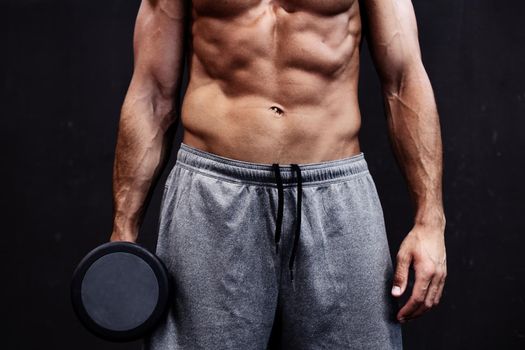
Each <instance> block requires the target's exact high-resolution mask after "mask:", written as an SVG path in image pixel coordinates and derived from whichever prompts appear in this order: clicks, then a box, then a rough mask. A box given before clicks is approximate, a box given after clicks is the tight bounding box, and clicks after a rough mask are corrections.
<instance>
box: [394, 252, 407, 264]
mask: <svg viewBox="0 0 525 350" xmlns="http://www.w3.org/2000/svg"><path fill="white" fill-rule="evenodd" d="M396 261H397V262H398V263H400V264H406V263H407V262H408V255H407V254H406V253H402V252H399V253H397V255H396Z"/></svg>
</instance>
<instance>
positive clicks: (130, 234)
mask: <svg viewBox="0 0 525 350" xmlns="http://www.w3.org/2000/svg"><path fill="white" fill-rule="evenodd" d="M138 231H139V229H138V226H137V225H136V224H134V223H133V222H131V221H126V220H118V219H116V220H115V221H114V222H113V230H112V232H111V238H110V240H111V241H130V242H134V241H135V240H136V239H137V236H138Z"/></svg>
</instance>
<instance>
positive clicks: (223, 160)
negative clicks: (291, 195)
mask: <svg viewBox="0 0 525 350" xmlns="http://www.w3.org/2000/svg"><path fill="white" fill-rule="evenodd" d="M176 164H178V165H179V166H182V167H185V168H188V169H189V170H193V171H197V172H201V173H204V174H205V175H208V176H212V177H217V178H221V179H225V180H229V181H233V182H242V183H254V184H260V185H268V186H275V173H274V171H273V169H272V164H267V163H253V162H246V161H242V160H238V159H232V158H227V157H223V156H220V155H218V154H214V153H210V152H206V151H203V150H201V149H198V148H195V147H192V146H189V145H187V144H185V143H181V145H180V148H179V151H178V153H177V163H176ZM298 166H299V167H300V169H301V175H302V183H303V186H308V185H314V184H315V185H316V184H320V183H326V182H339V181H344V180H346V179H348V178H350V177H354V176H356V175H359V174H365V173H368V165H367V162H366V160H365V156H364V154H363V152H360V153H359V154H356V155H354V156H351V157H347V158H341V159H336V160H329V161H324V162H317V163H303V164H301V163H299V164H298ZM279 170H280V172H281V178H282V182H283V186H295V185H296V184H297V178H296V177H295V175H294V172H293V169H292V166H291V165H290V164H288V165H281V164H279Z"/></svg>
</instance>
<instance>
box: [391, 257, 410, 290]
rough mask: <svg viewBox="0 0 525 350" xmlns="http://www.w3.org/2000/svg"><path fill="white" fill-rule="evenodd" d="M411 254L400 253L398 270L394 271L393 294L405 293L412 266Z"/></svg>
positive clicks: (397, 264)
mask: <svg viewBox="0 0 525 350" xmlns="http://www.w3.org/2000/svg"><path fill="white" fill-rule="evenodd" d="M411 260H412V257H411V255H409V254H403V253H401V252H400V253H398V255H397V263H396V271H395V273H394V283H393V286H392V295H393V296H395V297H398V296H401V294H403V293H404V291H405V288H406V286H407V282H408V270H409V268H410V262H411Z"/></svg>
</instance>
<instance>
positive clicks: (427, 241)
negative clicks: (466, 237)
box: [360, 0, 447, 322]
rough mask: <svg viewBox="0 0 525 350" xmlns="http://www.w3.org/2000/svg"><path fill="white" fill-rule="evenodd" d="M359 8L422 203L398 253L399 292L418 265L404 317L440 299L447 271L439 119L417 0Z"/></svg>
mask: <svg viewBox="0 0 525 350" xmlns="http://www.w3.org/2000/svg"><path fill="white" fill-rule="evenodd" d="M360 5H361V10H362V15H363V16H362V20H363V30H364V34H365V37H366V38H367V43H368V47H369V49H370V52H371V55H372V58H373V61H374V64H375V67H376V69H377V72H378V75H379V77H380V80H381V85H382V90H383V97H384V103H385V110H386V116H387V123H388V130H389V136H390V141H391V144H392V148H393V150H394V154H395V156H396V160H397V162H398V164H399V166H400V168H401V170H402V172H403V174H404V176H405V178H406V180H407V184H408V188H409V192H410V196H411V199H412V202H413V203H414V208H415V215H414V226H413V228H412V230H411V231H410V232H409V233H408V235H407V236H406V237H405V239H404V240H403V242H402V244H401V246H400V248H399V251H398V253H397V257H396V271H395V275H394V282H393V288H392V295H394V296H396V297H399V296H401V295H402V294H403V293H404V292H405V289H406V287H407V282H408V273H409V268H410V266H411V265H412V266H413V268H414V271H415V283H414V287H413V290H412V295H411V296H410V298H409V300H408V301H407V303H406V304H405V305H404V306H403V307H402V308H401V310H399V312H398V315H397V318H398V320H399V321H401V322H404V321H405V320H409V319H412V318H415V317H418V316H419V315H421V314H422V313H424V312H425V311H427V310H428V309H430V308H432V307H433V306H435V305H437V304H438V303H439V300H440V298H441V295H442V291H443V286H444V283H445V278H446V275H447V267H446V251H445V240H444V230H445V215H444V210H443V201H442V158H443V157H442V145H441V131H440V123H439V116H438V112H437V107H436V102H435V99H434V93H433V91H432V86H431V84H430V80H429V78H428V75H427V73H426V71H425V68H424V66H423V63H422V60H421V52H420V47H419V41H418V32H417V24H416V18H415V14H414V9H413V6H412V3H411V1H410V0H360Z"/></svg>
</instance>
